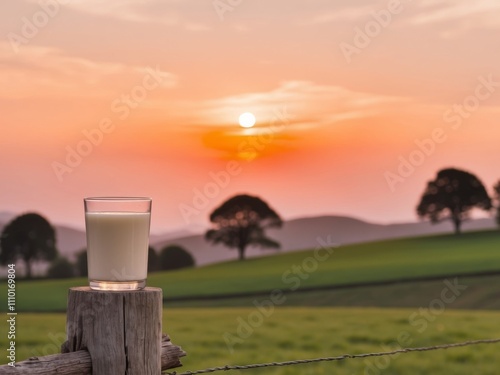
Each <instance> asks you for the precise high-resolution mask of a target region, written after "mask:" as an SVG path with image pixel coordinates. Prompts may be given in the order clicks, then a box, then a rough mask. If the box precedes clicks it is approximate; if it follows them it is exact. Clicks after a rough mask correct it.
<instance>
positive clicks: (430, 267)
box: [0, 231, 500, 311]
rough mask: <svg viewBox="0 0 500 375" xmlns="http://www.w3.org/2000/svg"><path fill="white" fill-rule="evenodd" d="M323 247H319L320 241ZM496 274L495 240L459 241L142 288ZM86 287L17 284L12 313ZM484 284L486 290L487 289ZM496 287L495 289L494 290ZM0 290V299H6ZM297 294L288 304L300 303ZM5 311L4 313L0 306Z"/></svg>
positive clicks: (177, 276)
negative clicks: (71, 289)
mask: <svg viewBox="0 0 500 375" xmlns="http://www.w3.org/2000/svg"><path fill="white" fill-rule="evenodd" d="M325 240H326V239H325ZM495 270H500V232H497V231H484V232H472V233H464V234H463V235H461V236H454V235H440V236H428V237H418V238H408V239H399V240H391V241H380V242H373V243H366V244H358V245H349V246H341V247H337V248H331V249H330V250H327V249H324V248H322V247H321V246H320V245H319V244H318V248H317V249H312V250H307V251H302V252H294V253H285V254H278V255H273V256H267V257H261V258H253V259H248V260H246V261H244V262H239V261H232V262H225V263H220V264H216V265H211V266H206V267H201V268H196V269H187V270H180V271H174V272H161V273H153V274H151V275H150V276H149V279H148V285H149V286H155V287H161V288H162V289H163V293H164V297H165V298H166V299H167V300H168V299H170V298H174V297H181V296H210V295H214V294H231V293H248V292H259V291H260V292H268V291H271V290H273V289H278V290H280V291H283V292H290V291H294V290H297V291H300V290H301V289H304V288H311V287H321V286H326V285H337V286H338V285H345V284H350V283H360V282H362V283H371V282H377V281H383V280H398V279H405V278H420V277H429V276H433V275H455V274H462V273H470V272H481V271H495ZM86 284H87V280H85V279H70V280H62V281H60V280H39V281H20V282H18V284H17V308H18V310H25V311H62V310H64V309H65V306H66V295H67V290H68V288H69V287H71V286H79V285H86ZM490 284H491V281H488V285H487V286H489V287H491V286H492V285H490ZM497 285H498V284H497ZM5 287H6V285H5V283H3V284H2V285H1V288H0V293H5ZM299 295H300V294H297V297H295V300H296V301H297V300H300V297H299ZM0 308H2V309H5V308H6V307H5V306H0Z"/></svg>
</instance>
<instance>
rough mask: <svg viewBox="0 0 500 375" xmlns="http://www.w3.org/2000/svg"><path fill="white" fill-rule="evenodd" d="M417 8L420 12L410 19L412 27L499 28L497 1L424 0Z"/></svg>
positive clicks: (498, 6)
mask: <svg viewBox="0 0 500 375" xmlns="http://www.w3.org/2000/svg"><path fill="white" fill-rule="evenodd" d="M418 6H419V7H420V8H421V12H419V13H418V14H416V15H415V16H413V17H412V18H411V19H410V22H411V23H412V24H414V25H425V24H431V23H447V22H448V23H450V22H454V26H455V28H456V27H457V26H458V27H459V28H460V29H470V28H473V27H476V28H485V27H486V28H498V27H500V14H499V11H500V2H498V0H476V1H469V0H432V1H430V0H425V1H421V2H420V3H418ZM457 22H459V23H458V24H457Z"/></svg>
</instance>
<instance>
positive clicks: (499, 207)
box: [493, 180, 500, 227]
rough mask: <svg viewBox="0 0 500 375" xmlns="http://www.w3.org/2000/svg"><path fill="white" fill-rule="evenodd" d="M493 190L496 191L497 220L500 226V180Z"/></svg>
mask: <svg viewBox="0 0 500 375" xmlns="http://www.w3.org/2000/svg"><path fill="white" fill-rule="evenodd" d="M493 190H494V191H495V204H496V211H497V212H496V214H495V220H496V222H497V225H498V226H499V227H500V180H499V181H498V182H497V183H496V185H495V186H493Z"/></svg>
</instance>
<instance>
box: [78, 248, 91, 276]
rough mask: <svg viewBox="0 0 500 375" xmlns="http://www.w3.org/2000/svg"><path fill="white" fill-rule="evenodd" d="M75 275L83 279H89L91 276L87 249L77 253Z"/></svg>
mask: <svg viewBox="0 0 500 375" xmlns="http://www.w3.org/2000/svg"><path fill="white" fill-rule="evenodd" d="M75 273H76V275H77V276H81V277H87V276H88V275H89V270H88V263H87V249H82V250H80V251H79V252H78V253H76V262H75Z"/></svg>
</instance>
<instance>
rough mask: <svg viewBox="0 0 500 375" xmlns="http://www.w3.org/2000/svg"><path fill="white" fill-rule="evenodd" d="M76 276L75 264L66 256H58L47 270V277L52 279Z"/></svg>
mask: <svg viewBox="0 0 500 375" xmlns="http://www.w3.org/2000/svg"><path fill="white" fill-rule="evenodd" d="M74 276H75V270H74V267H73V264H71V262H70V261H69V260H68V259H67V258H65V257H61V256H60V257H57V258H56V259H54V260H53V261H52V263H51V264H50V267H49V269H48V270H47V277H48V278H51V279H69V278H71V277H74Z"/></svg>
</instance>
